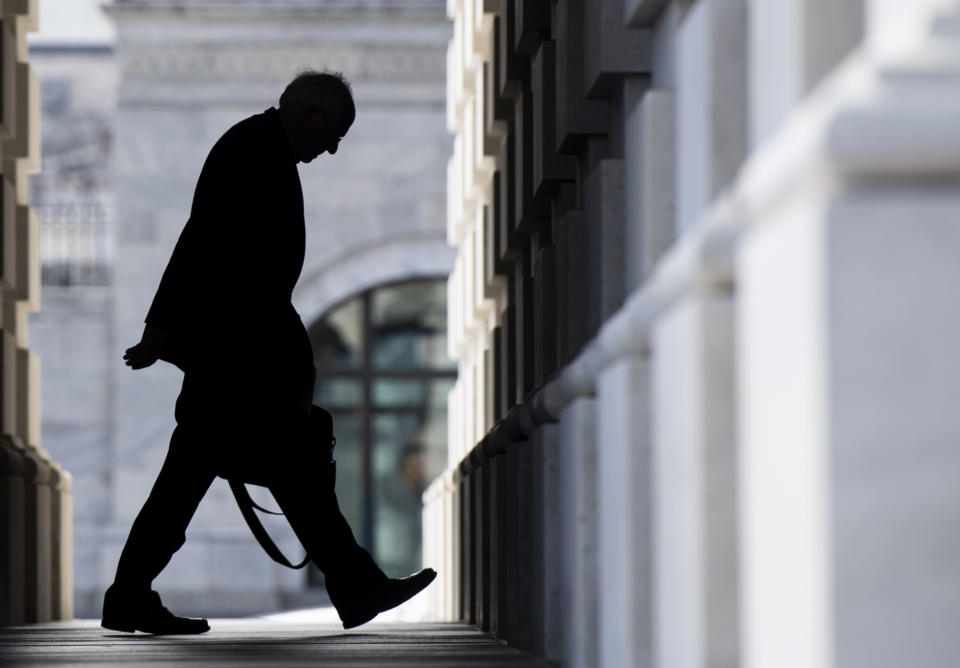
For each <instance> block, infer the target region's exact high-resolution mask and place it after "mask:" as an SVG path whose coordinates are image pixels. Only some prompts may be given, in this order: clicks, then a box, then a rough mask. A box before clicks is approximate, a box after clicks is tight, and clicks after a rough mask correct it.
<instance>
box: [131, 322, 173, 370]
mask: <svg viewBox="0 0 960 668" xmlns="http://www.w3.org/2000/svg"><path fill="white" fill-rule="evenodd" d="M169 339H170V337H169V335H168V334H167V333H166V332H164V331H163V330H162V329H157V328H156V327H152V326H150V325H147V326H146V327H144V328H143V336H141V337H140V343H138V344H137V345H135V346H132V347H130V348H127V350H126V352H124V354H123V359H124V360H125V362H124V363H125V364H126V365H127V366H128V367H130V368H131V369H143V368H145V367H148V366H150V365H151V364H153V363H154V362H156V361H157V360H158V359H160V356H161V355H163V353H164V351H165V350H166V348H167V344H168V342H169Z"/></svg>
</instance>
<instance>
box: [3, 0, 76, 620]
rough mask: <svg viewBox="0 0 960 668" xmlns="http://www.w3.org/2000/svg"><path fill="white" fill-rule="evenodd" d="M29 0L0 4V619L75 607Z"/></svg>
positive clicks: (52, 615) (47, 616) (42, 616)
mask: <svg viewBox="0 0 960 668" xmlns="http://www.w3.org/2000/svg"><path fill="white" fill-rule="evenodd" d="M36 12H37V8H36V3H31V2H4V3H3V4H2V5H0V101H2V102H0V172H2V176H3V178H2V180H0V224H2V225H0V227H2V235H0V302H2V312H0V335H2V341H0V346H2V351H0V378H2V384H0V403H2V411H0V574H2V575H0V626H5V625H8V624H22V623H24V622H46V621H50V620H56V619H69V618H70V617H72V616H73V553H72V550H73V545H72V539H71V528H72V517H71V514H72V509H71V496H70V486H71V477H70V474H69V473H68V472H67V471H66V470H65V469H63V468H62V467H61V466H60V464H58V463H57V462H56V461H54V459H53V458H51V456H50V455H49V454H48V453H47V451H46V450H45V449H44V448H43V447H42V446H41V444H42V441H41V433H40V359H39V357H38V356H37V353H36V352H35V351H34V350H32V349H31V347H30V337H29V331H28V324H29V323H28V314H29V313H31V312H33V311H36V310H37V309H38V308H39V307H40V245H39V242H40V239H39V226H38V221H37V218H36V215H35V214H34V212H33V211H32V209H31V208H30V206H29V202H28V178H29V175H30V174H32V173H36V172H37V171H38V170H39V168H40V141H39V140H40V127H39V126H40V106H39V102H40V95H39V89H38V86H37V79H36V77H35V75H34V73H33V70H32V69H31V67H30V64H29V62H28V58H27V47H26V35H27V33H28V32H31V31H34V30H36V27H37V25H36V21H37V13H36Z"/></svg>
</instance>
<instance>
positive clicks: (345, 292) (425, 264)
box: [293, 237, 455, 323]
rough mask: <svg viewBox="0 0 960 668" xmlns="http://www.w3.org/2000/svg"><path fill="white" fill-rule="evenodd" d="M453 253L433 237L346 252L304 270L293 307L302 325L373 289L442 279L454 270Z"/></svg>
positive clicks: (384, 241)
mask: <svg viewBox="0 0 960 668" xmlns="http://www.w3.org/2000/svg"><path fill="white" fill-rule="evenodd" d="M454 256H455V254H454V251H453V249H452V248H450V247H449V246H448V245H447V243H446V241H445V240H443V239H439V238H436V237H424V238H414V239H386V240H383V241H381V242H379V243H376V244H371V245H368V246H364V247H360V248H352V249H347V250H346V251H345V252H344V254H342V255H340V256H339V257H337V258H335V259H334V260H333V261H330V262H326V263H324V264H322V265H317V266H310V264H309V262H310V258H309V257H308V258H307V263H308V264H307V266H305V267H304V270H303V273H302V274H301V277H300V283H299V285H298V286H297V288H296V290H295V291H294V293H293V303H294V306H296V308H297V311H298V312H299V313H300V317H301V318H302V320H303V322H304V323H310V322H313V321H314V320H315V319H317V318H318V317H320V316H321V315H323V314H324V313H325V312H326V311H327V310H328V309H329V308H330V307H331V306H333V305H334V304H337V303H339V302H341V301H343V300H344V299H346V298H347V297H350V296H351V295H354V294H357V293H359V292H363V291H364V290H367V289H369V288H372V287H373V286H375V285H381V284H384V283H393V282H397V281H404V280H409V279H413V278H427V277H436V276H444V275H446V274H449V273H450V271H451V270H452V269H453V259H454Z"/></svg>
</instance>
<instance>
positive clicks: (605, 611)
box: [596, 358, 653, 666]
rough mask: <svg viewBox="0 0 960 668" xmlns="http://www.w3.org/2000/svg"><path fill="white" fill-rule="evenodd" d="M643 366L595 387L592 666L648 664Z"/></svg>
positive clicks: (633, 365) (618, 367) (611, 370)
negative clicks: (596, 594) (595, 658)
mask: <svg viewBox="0 0 960 668" xmlns="http://www.w3.org/2000/svg"><path fill="white" fill-rule="evenodd" d="M649 367H650V364H649V361H648V360H645V359H637V358H626V359H622V360H618V361H616V362H614V363H613V364H611V365H610V366H609V367H608V368H607V369H606V370H605V371H604V372H603V374H602V375H601V376H600V378H599V380H598V381H597V431H596V441H597V508H598V510H597V515H598V517H599V521H598V531H599V545H598V559H597V562H598V564H597V565H598V569H599V578H600V579H599V587H600V591H601V592H602V596H601V597H600V599H599V610H598V613H599V627H600V629H599V638H598V643H599V664H598V665H601V666H650V665H651V662H652V658H653V646H652V641H653V638H652V630H653V618H652V616H651V614H652V609H651V608H652V587H653V563H652V562H653V560H652V557H653V548H652V545H651V539H652V535H651V532H650V524H651V513H652V512H653V505H652V495H651V491H650V483H651V481H652V476H651V471H650V435H651V434H650V432H651V426H650V399H651V397H650V371H649Z"/></svg>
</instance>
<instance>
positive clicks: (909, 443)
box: [424, 0, 960, 668]
mask: <svg viewBox="0 0 960 668" xmlns="http://www.w3.org/2000/svg"><path fill="white" fill-rule="evenodd" d="M449 9H450V14H451V17H452V18H453V20H454V25H455V28H454V37H453V39H452V40H451V42H450V45H449V50H448V61H447V62H448V98H447V99H448V124H449V127H450V129H451V131H452V132H453V133H455V137H456V139H455V145H454V151H453V156H452V158H451V161H450V163H449V167H448V193H449V195H448V228H447V231H448V238H449V240H450V242H451V244H452V245H454V246H455V247H456V248H457V251H458V255H457V260H456V265H455V268H454V271H453V273H452V275H451V278H450V281H449V294H450V300H449V303H450V314H449V321H448V324H449V328H450V334H449V341H450V347H451V353H452V355H453V356H454V357H455V358H456V359H457V360H458V365H459V376H458V380H457V383H456V385H455V386H454V389H453V391H452V393H451V398H450V442H449V462H448V468H447V470H446V471H445V472H444V473H443V474H442V475H441V476H440V477H439V478H437V479H436V480H435V481H434V482H433V483H432V484H431V486H430V488H429V489H428V490H427V491H426V493H425V495H424V501H425V509H424V523H425V526H426V530H425V536H426V543H425V553H426V555H427V558H426V561H427V562H428V563H433V564H437V565H438V570H439V572H440V576H439V586H437V587H436V588H435V589H433V590H432V591H431V596H432V597H433V598H432V601H431V604H432V607H433V611H434V614H435V615H436V616H437V617H438V618H441V619H466V620H469V621H472V622H474V623H476V624H478V625H480V626H481V627H482V628H484V629H487V630H489V631H490V632H492V633H493V634H495V635H497V636H500V637H502V638H504V639H506V640H507V641H509V642H510V643H512V644H516V645H519V646H521V647H524V648H527V649H530V650H531V651H533V652H534V653H536V654H538V655H540V656H543V657H546V658H548V659H551V660H555V661H558V662H560V664H561V665H564V666H577V667H580V666H582V667H592V666H610V667H621V666H656V667H658V668H687V667H690V668H693V667H701V666H702V667H706V666H745V667H749V668H761V667H769V666H778V667H793V666H796V667H797V668H800V667H803V668H826V667H828V666H845V667H846V666H863V667H867V666H869V667H871V668H874V667H878V666H884V667H886V666H889V667H891V668H893V667H895V666H903V665H925V666H944V667H945V666H948V665H952V663H953V662H954V661H955V659H956V657H957V656H958V655H960V645H958V636H957V635H956V633H954V632H953V630H952V628H951V627H950V625H949V624H943V623H942V620H946V619H951V618H955V617H956V615H957V614H958V612H960V595H958V592H960V586H958V585H960V540H958V538H957V537H958V534H957V532H956V527H957V525H958V520H960V491H958V490H960V487H958V486H957V485H956V484H955V481H956V479H957V474H958V472H960V450H958V448H957V442H958V438H960V418H958V416H957V412H956V411H955V410H952V406H953V403H954V402H955V397H956V396H958V394H960V385H958V383H960V381H958V379H960V367H958V364H960V357H958V356H957V355H956V354H955V351H954V342H955V341H956V340H957V337H958V334H960V308H958V306H957V302H956V300H955V299H953V297H952V296H951V295H952V294H953V286H954V285H956V284H957V283H958V281H960V261H958V259H960V227H958V223H960V189H958V187H957V183H958V181H957V176H958V174H960V151H958V146H957V136H958V135H957V132H956V127H957V126H956V119H957V118H960V98H958V96H957V91H958V90H960V87H958V85H957V84H958V83H960V82H958V79H957V76H958V72H960V68H958V64H960V30H958V26H960V4H958V3H957V2H956V1H955V0H943V1H939V0H929V1H927V0H924V1H921V2H911V3H897V2H886V1H883V0H866V1H863V2H861V1H860V0H844V1H830V2H823V1H820V0H682V1H679V0H678V1H670V0H551V1H548V2H527V1H525V0H454V1H453V2H451V3H449Z"/></svg>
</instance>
